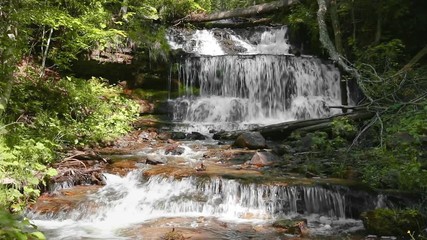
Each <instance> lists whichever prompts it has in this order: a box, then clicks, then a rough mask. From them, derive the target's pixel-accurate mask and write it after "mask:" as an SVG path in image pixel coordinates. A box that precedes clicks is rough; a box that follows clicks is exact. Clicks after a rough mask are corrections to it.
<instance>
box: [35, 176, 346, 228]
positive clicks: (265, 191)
mask: <svg viewBox="0 0 427 240" xmlns="http://www.w3.org/2000/svg"><path fill="white" fill-rule="evenodd" d="M141 176H142V174H141V172H139V171H134V172H131V173H129V174H128V175H127V176H125V177H119V176H116V175H111V174H106V182H107V184H106V186H105V187H104V188H102V189H101V190H100V191H99V192H97V193H96V194H94V195H93V196H89V198H88V201H87V202H86V203H85V205H82V206H80V207H79V208H77V209H75V210H71V211H69V212H67V211H64V212H61V211H60V212H58V213H57V215H56V216H55V217H56V218H57V219H59V220H61V219H63V220H65V219H73V220H75V221H79V220H80V221H91V222H93V223H99V224H101V223H102V224H101V225H105V226H109V224H110V223H111V224H114V225H116V226H117V225H120V223H117V218H122V219H126V221H124V222H122V224H125V225H127V224H130V223H136V222H141V221H147V220H150V219H155V218H159V217H176V216H179V217H183V216H187V217H194V216H210V217H217V218H220V219H224V220H233V221H242V219H244V217H243V216H245V215H247V214H251V216H253V218H252V219H255V220H257V219H275V218H281V217H291V216H296V215H301V214H302V215H310V214H322V215H324V216H328V217H331V218H337V219H338V218H345V217H346V213H345V209H346V200H345V195H343V194H341V193H340V191H339V190H340V189H336V190H334V189H326V188H323V187H320V186H283V185H263V184H242V183H239V182H238V181H236V180H230V179H222V178H218V177H216V178H211V179H197V178H195V177H188V178H183V179H174V178H171V177H169V178H168V177H163V176H153V177H150V178H149V179H148V180H144V179H143V178H142V177H141ZM90 202H92V204H91V203H90ZM85 206H96V208H95V210H94V209H92V211H87V210H86V209H84V207H85ZM32 214H33V215H31V217H32V218H38V219H40V218H41V219H43V216H42V215H37V209H35V211H34V213H32ZM35 216H37V217H35ZM51 217H52V216H50V215H49V216H48V218H51Z"/></svg>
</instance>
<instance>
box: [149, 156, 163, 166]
mask: <svg viewBox="0 0 427 240" xmlns="http://www.w3.org/2000/svg"><path fill="white" fill-rule="evenodd" d="M145 163H146V164H150V165H157V164H165V163H166V159H165V158H164V157H162V156H160V155H147V160H146V161H145Z"/></svg>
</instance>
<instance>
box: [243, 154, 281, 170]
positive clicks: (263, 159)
mask: <svg viewBox="0 0 427 240" xmlns="http://www.w3.org/2000/svg"><path fill="white" fill-rule="evenodd" d="M279 160H280V158H279V157H278V156H277V155H275V154H273V153H271V152H265V151H260V152H256V153H255V154H254V155H253V157H252V159H251V160H250V161H249V162H248V164H250V165H255V166H257V167H264V166H269V165H272V164H273V163H274V162H278V161H279Z"/></svg>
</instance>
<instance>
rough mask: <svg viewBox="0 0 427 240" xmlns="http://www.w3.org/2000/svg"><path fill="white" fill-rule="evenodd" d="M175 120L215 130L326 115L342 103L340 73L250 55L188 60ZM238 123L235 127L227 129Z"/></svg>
mask: <svg viewBox="0 0 427 240" xmlns="http://www.w3.org/2000/svg"><path fill="white" fill-rule="evenodd" d="M180 73H181V74H180V76H179V78H180V82H181V83H182V85H183V88H182V89H183V90H184V91H182V92H181V94H182V97H180V98H178V99H176V100H175V102H174V119H175V120H178V121H186V122H188V123H191V124H192V125H197V123H203V124H204V125H209V124H211V125H214V126H215V129H230V128H242V127H244V126H242V125H241V124H242V123H243V124H268V123H278V122H284V121H291V120H296V119H311V118H320V117H325V116H330V115H332V114H336V113H337V112H333V111H331V110H330V109H329V108H328V107H327V105H339V104H340V102H341V93H340V74H339V71H338V70H337V69H336V68H335V67H334V66H332V65H326V64H323V63H322V61H321V60H319V59H317V58H306V57H293V56H283V55H282V56H279V55H251V56H239V55H232V56H230V55H229V56H221V57H213V56H204V57H193V58H186V59H184V60H183V62H182V63H181V64H180ZM230 123H232V125H233V124H234V125H236V124H238V125H239V126H235V127H232V126H231V127H230Z"/></svg>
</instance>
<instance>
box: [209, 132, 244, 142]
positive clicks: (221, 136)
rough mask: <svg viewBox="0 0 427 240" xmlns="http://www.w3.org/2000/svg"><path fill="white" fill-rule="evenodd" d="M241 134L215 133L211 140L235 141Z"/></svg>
mask: <svg viewBox="0 0 427 240" xmlns="http://www.w3.org/2000/svg"><path fill="white" fill-rule="evenodd" d="M242 133H243V132H242V131H232V132H225V131H220V132H217V133H215V134H214V135H213V136H212V138H213V139H215V140H235V139H236V138H237V137H238V136H239V135H240V134H242Z"/></svg>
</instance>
